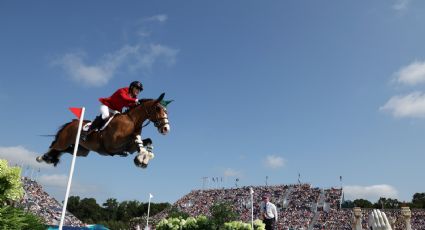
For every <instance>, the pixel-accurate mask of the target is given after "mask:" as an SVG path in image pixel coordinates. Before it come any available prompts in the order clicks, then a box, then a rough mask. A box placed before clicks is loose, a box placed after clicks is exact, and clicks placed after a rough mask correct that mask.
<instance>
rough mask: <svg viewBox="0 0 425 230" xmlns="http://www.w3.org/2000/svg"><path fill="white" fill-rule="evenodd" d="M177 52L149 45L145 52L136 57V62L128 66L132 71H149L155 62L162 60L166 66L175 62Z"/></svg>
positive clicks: (160, 46) (164, 47)
mask: <svg viewBox="0 0 425 230" xmlns="http://www.w3.org/2000/svg"><path fill="white" fill-rule="evenodd" d="M178 52H179V51H178V50H176V49H172V48H169V47H167V46H163V45H159V44H151V45H149V46H148V47H147V48H146V50H145V52H143V53H138V54H137V55H136V62H135V63H133V64H132V65H130V69H131V70H132V71H135V70H138V69H144V70H150V69H151V68H152V66H153V65H154V63H155V62H157V61H158V60H160V59H162V60H164V61H165V63H166V64H168V65H173V64H174V63H175V62H176V56H177V54H178Z"/></svg>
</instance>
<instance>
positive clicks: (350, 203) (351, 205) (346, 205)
mask: <svg viewBox="0 0 425 230" xmlns="http://www.w3.org/2000/svg"><path fill="white" fill-rule="evenodd" d="M341 208H354V203H353V201H351V200H345V201H344V202H343V203H342V204H341Z"/></svg>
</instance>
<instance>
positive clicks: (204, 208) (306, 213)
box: [154, 184, 321, 229]
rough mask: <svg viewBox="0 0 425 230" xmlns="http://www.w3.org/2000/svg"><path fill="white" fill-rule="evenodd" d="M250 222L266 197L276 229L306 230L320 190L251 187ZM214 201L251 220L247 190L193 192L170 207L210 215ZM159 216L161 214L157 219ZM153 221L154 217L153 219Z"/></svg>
mask: <svg viewBox="0 0 425 230" xmlns="http://www.w3.org/2000/svg"><path fill="white" fill-rule="evenodd" d="M252 188H253V191H254V194H253V200H254V205H253V208H254V219H257V218H260V206H259V205H260V203H261V197H262V195H263V194H266V193H267V194H269V195H270V198H271V199H270V201H271V202H272V203H274V204H275V205H276V207H277V209H278V211H279V218H278V222H277V226H278V228H279V229H300V228H303V229H307V228H308V226H309V224H310V223H311V220H312V218H313V217H314V212H313V208H312V207H313V204H314V203H317V201H318V198H319V195H320V193H321V190H320V189H319V188H312V187H311V186H310V185H309V184H294V185H275V186H255V187H252ZM217 202H228V203H230V204H232V207H233V208H234V211H235V212H237V213H239V215H240V220H242V221H245V222H249V221H250V220H251V197H250V187H241V188H234V189H208V190H194V191H191V192H190V193H189V194H187V195H185V196H184V197H182V198H181V199H179V200H178V201H177V202H176V203H175V204H174V206H175V207H176V208H178V209H179V210H180V211H183V212H186V213H188V214H189V215H190V216H198V215H206V216H210V215H211V213H210V208H211V206H212V205H213V204H215V203H217ZM161 217H163V215H162V216H161ZM154 218H155V217H154Z"/></svg>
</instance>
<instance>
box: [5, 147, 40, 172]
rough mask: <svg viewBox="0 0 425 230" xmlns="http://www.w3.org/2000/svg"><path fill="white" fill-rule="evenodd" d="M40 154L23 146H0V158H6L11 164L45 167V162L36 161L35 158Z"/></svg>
mask: <svg viewBox="0 0 425 230" xmlns="http://www.w3.org/2000/svg"><path fill="white" fill-rule="evenodd" d="M38 155H40V154H37V153H35V152H32V151H30V150H28V149H26V148H24V147H23V146H12V147H1V146H0V158H2V159H6V160H7V161H8V162H9V164H10V165H11V166H14V165H15V164H16V165H18V166H22V165H25V166H31V167H37V168H47V167H48V165H47V164H42V163H38V162H37V161H36V160H35V158H36V157H37V156H38Z"/></svg>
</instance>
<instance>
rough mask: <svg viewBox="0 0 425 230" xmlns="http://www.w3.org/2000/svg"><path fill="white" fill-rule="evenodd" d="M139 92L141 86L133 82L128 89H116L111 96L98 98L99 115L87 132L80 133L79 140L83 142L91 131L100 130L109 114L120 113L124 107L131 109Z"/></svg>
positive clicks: (137, 82) (137, 102)
mask: <svg viewBox="0 0 425 230" xmlns="http://www.w3.org/2000/svg"><path fill="white" fill-rule="evenodd" d="M141 91H143V84H142V83H141V82H140V81H133V82H131V84H130V86H129V87H124V88H121V89H118V90H117V91H115V93H114V94H112V96H110V97H106V98H99V101H100V103H102V104H101V105H100V115H99V116H97V117H96V118H95V119H94V121H93V122H92V124H91V125H90V127H89V130H87V131H85V132H83V133H81V138H82V139H83V140H85V139H86V138H87V136H88V135H89V134H90V133H91V132H93V130H97V129H100V128H102V126H103V125H104V124H105V122H106V121H107V120H108V118H109V116H110V114H116V113H119V112H122V109H123V108H124V107H133V106H135V105H137V104H139V99H137V96H138V95H139V93H140V92H141Z"/></svg>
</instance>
